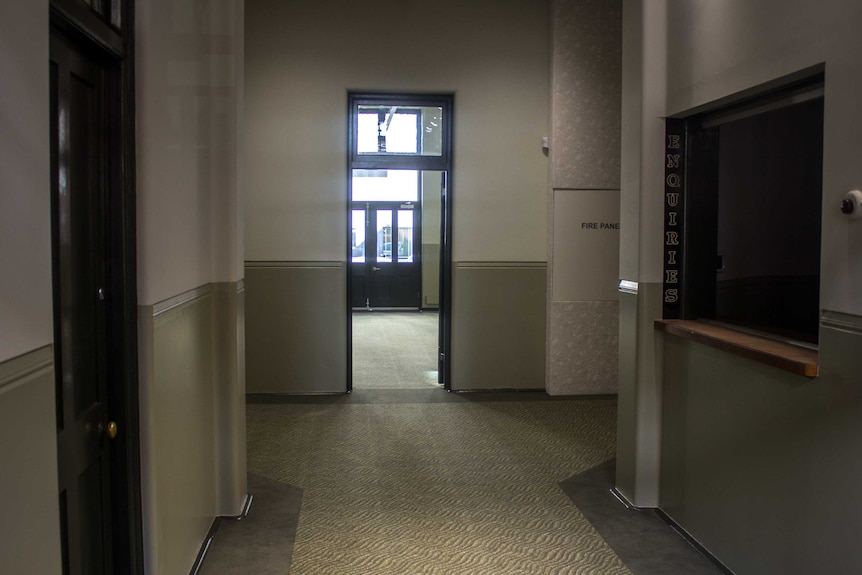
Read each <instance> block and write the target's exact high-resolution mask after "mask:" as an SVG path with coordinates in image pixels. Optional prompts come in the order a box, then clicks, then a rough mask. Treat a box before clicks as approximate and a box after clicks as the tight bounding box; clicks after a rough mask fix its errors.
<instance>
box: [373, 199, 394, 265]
mask: <svg viewBox="0 0 862 575" xmlns="http://www.w3.org/2000/svg"><path fill="white" fill-rule="evenodd" d="M377 261H378V262H391V261H392V210H377Z"/></svg>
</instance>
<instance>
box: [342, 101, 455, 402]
mask: <svg viewBox="0 0 862 575" xmlns="http://www.w3.org/2000/svg"><path fill="white" fill-rule="evenodd" d="M364 100H371V101H373V102H375V103H376V102H379V101H381V100H382V101H385V102H387V103H391V104H392V105H398V104H403V105H412V106H436V105H441V106H442V107H443V109H444V112H445V113H444V120H443V122H444V126H445V129H444V132H443V142H442V144H443V149H442V157H435V156H410V158H409V159H405V158H399V157H389V158H386V159H385V160H384V161H385V162H386V163H387V164H388V167H390V168H393V169H396V168H399V167H403V168H407V169H417V170H419V171H420V173H421V172H422V171H440V172H443V174H444V176H443V177H444V178H445V182H446V198H445V200H446V201H443V198H441V203H442V204H443V205H442V210H441V214H440V215H441V226H440V235H441V237H440V271H441V273H440V294H439V302H440V303H439V306H440V307H439V316H438V326H439V331H438V350H437V352H438V366H439V365H440V364H442V367H443V369H442V370H439V369H438V371H442V374H443V378H444V389H445V390H446V391H452V381H451V374H452V368H451V365H450V364H451V357H452V353H451V349H450V348H451V341H452V335H451V334H452V305H451V301H452V297H451V296H452V230H453V227H452V212H453V209H452V172H453V166H454V163H455V152H454V141H455V139H454V135H453V132H454V129H455V120H454V114H455V112H454V110H455V95H454V94H452V93H440V94H404V93H387V92H378V93H371V92H351V91H348V93H347V118H348V125H347V169H346V173H347V197H346V200H345V210H344V211H345V213H346V214H347V217H346V227H345V230H349V229H350V228H351V203H352V202H351V199H352V198H353V178H352V169H353V168H361V167H367V166H368V162H366V161H364V160H359V161H360V162H361V163H360V164H358V165H357V163H356V160H357V159H356V157H355V154H354V150H355V143H356V122H355V121H354V114H353V109H354V104H356V105H358V104H359V103H360V102H362V101H364ZM414 161H415V165H414ZM417 204H418V206H419V208H420V209H421V197H420V198H419V201H418V202H417ZM349 240H350V237H349V234H348V237H347V239H346V241H345V254H346V266H345V267H346V271H345V277H346V289H345V294H346V297H345V301H346V304H347V393H351V392H352V391H353V303H352V302H353V289H352V277H353V276H352V267H351V263H352V261H353V252H352V249H351V242H350V241H349ZM419 241H420V242H421V237H420V239H419ZM423 254H424V252H423ZM420 269H421V268H420ZM419 289H420V294H421V289H422V283H421V272H420V284H419ZM419 304H420V308H421V305H422V298H421V295H420V301H419ZM440 353H442V354H443V359H442V361H439V360H440V358H439V354H440Z"/></svg>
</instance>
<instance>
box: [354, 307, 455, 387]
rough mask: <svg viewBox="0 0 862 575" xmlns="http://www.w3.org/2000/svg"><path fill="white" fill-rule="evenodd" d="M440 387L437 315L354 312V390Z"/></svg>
mask: <svg viewBox="0 0 862 575" xmlns="http://www.w3.org/2000/svg"><path fill="white" fill-rule="evenodd" d="M434 387H440V386H439V385H438V384H437V312H434V311H426V312H422V313H419V312H415V311H414V312H371V313H369V312H354V313H353V388H354V389H357V390H362V389H431V388H434Z"/></svg>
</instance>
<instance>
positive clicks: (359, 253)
mask: <svg viewBox="0 0 862 575" xmlns="http://www.w3.org/2000/svg"><path fill="white" fill-rule="evenodd" d="M352 217H353V220H352V225H351V228H352V229H351V232H350V234H351V237H352V239H351V243H352V245H353V261H354V263H363V262H365V210H353V216H352Z"/></svg>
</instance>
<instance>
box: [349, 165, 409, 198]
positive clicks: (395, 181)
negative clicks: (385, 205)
mask: <svg viewBox="0 0 862 575" xmlns="http://www.w3.org/2000/svg"><path fill="white" fill-rule="evenodd" d="M351 200H352V201H354V202H416V201H418V200H419V172H418V171H417V170H353V192H352V197H351Z"/></svg>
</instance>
